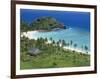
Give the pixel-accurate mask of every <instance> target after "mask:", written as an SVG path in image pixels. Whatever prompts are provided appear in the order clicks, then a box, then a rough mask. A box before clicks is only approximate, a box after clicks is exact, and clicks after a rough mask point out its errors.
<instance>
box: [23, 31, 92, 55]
mask: <svg viewBox="0 0 100 79" xmlns="http://www.w3.org/2000/svg"><path fill="white" fill-rule="evenodd" d="M37 33H39V31H37V30H35V31H28V32H23V33H22V34H21V37H23V36H25V37H27V38H29V39H35V40H37V37H36V34H37ZM33 37H34V38H33ZM46 43H52V41H50V40H48V42H46ZM60 46H61V44H60ZM63 48H64V50H72V51H76V52H79V53H84V54H90V52H88V53H86V52H87V51H83V50H82V49H79V48H74V47H71V46H64V47H63Z"/></svg>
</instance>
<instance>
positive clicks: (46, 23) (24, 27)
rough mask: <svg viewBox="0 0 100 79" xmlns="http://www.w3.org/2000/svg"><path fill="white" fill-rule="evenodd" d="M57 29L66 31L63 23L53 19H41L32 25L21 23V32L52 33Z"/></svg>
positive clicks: (34, 21)
mask: <svg viewBox="0 0 100 79" xmlns="http://www.w3.org/2000/svg"><path fill="white" fill-rule="evenodd" d="M55 28H61V29H66V27H65V26H64V24H63V23H60V22H59V21H57V20H56V19H55V18H53V17H50V16H48V17H40V18H37V19H35V20H33V21H32V22H31V23H30V24H28V23H26V22H23V21H21V32H25V31H29V30H31V31H32V30H45V31H51V30H52V29H55Z"/></svg>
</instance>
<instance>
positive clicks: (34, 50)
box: [28, 48, 41, 56]
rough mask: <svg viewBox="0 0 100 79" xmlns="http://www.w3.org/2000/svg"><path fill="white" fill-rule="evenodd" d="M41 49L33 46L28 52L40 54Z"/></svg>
mask: <svg viewBox="0 0 100 79" xmlns="http://www.w3.org/2000/svg"><path fill="white" fill-rule="evenodd" d="M40 52H41V51H40V50H39V49H38V48H31V49H29V51H28V54H30V55H33V56H34V55H35V56H36V55H38V54H39V53H40Z"/></svg>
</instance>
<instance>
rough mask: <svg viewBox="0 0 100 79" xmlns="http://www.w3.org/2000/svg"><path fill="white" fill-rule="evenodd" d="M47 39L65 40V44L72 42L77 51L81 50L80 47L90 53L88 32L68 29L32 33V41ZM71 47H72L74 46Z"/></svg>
mask: <svg viewBox="0 0 100 79" xmlns="http://www.w3.org/2000/svg"><path fill="white" fill-rule="evenodd" d="M40 37H42V38H47V39H48V40H49V39H50V38H51V37H52V39H53V40H55V41H58V40H65V42H66V43H68V42H70V41H71V40H72V41H73V45H74V44H77V47H76V48H77V49H82V46H85V45H86V46H88V51H90V32H88V31H85V30H83V29H78V28H69V29H63V30H57V31H51V32H36V33H33V39H37V38H40ZM73 45H72V46H71V47H74V46H73Z"/></svg>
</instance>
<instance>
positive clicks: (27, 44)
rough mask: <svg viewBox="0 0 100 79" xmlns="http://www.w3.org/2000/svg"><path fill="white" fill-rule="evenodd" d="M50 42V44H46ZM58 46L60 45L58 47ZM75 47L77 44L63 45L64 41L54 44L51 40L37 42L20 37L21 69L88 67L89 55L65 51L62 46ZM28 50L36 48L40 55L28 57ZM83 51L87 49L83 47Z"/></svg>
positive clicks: (39, 39)
mask: <svg viewBox="0 0 100 79" xmlns="http://www.w3.org/2000/svg"><path fill="white" fill-rule="evenodd" d="M48 40H50V41H51V42H52V43H47V42H48ZM59 44H62V46H60V45H59ZM71 45H74V47H77V44H73V41H70V43H65V41H64V40H59V41H57V42H55V41H54V40H53V39H52V38H50V39H47V38H45V39H43V38H38V39H37V40H34V39H28V38H26V37H21V50H20V51H21V53H20V54H21V58H20V61H21V62H20V68H21V69H34V68H59V67H80V66H89V65H90V55H89V54H83V53H81V52H80V53H79V52H76V51H71V50H67V49H66V50H65V49H63V47H64V46H71ZM30 48H38V49H39V50H41V53H39V54H37V55H30V54H29V53H28V50H29V49H30ZM84 49H85V50H87V49H88V48H87V47H86V46H85V47H84Z"/></svg>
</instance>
